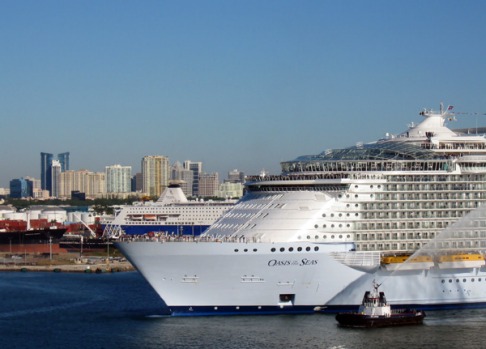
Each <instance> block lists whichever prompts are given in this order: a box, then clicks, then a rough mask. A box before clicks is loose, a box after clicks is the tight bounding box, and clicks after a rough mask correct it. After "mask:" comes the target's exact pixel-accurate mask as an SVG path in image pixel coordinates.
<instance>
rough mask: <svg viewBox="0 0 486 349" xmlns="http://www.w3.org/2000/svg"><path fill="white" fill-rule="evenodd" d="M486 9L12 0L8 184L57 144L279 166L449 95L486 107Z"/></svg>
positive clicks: (7, 41) (361, 137)
mask: <svg viewBox="0 0 486 349" xmlns="http://www.w3.org/2000/svg"><path fill="white" fill-rule="evenodd" d="M485 19H486V2H485V1H479V0H477V1H473V0H469V1H457V0H454V1H449V0H407V1H393V0H392V1H390V0H369V1H362V0H343V1H335V0H333V1H326V0H319V1H313V0H306V1H300V0H299V1H297V0H295V1H288V0H273V1H272V0H256V1H254V0H239V1H236V0H234V1H232V0H221V1H217V0H214V1H212V0H206V1H201V0H194V1H191V0H177V1H176V0H174V1H164V0H159V1H138V0H137V1H128V0H126V1H120V0H103V1H98V0H96V1H95V0H70V1H65V0H58V1H52V0H43V1H38V0H22V1H18V0H1V1H0V52H1V54H0V125H1V126H0V130H1V131H0V146H1V151H0V187H5V188H7V187H8V186H9V181H10V180H11V179H13V178H20V177H26V176H31V177H35V178H40V153H41V152H47V153H53V154H59V153H63V152H70V154H71V155H70V168H71V170H80V169H88V170H91V171H94V172H101V171H104V170H105V166H109V165H114V164H121V165H124V166H132V168H133V170H132V171H133V174H135V172H139V171H140V163H141V159H142V157H143V156H145V155H165V156H168V157H169V159H170V162H171V163H174V162H175V161H180V162H183V161H184V160H192V161H202V162H203V164H204V165H203V170H204V172H208V173H210V172H219V174H220V178H226V175H227V172H228V171H230V170H232V169H238V170H240V171H244V172H245V173H246V174H258V173H260V171H262V170H266V171H267V172H270V173H273V174H278V173H279V172H280V162H282V161H286V160H292V159H294V158H296V157H298V156H300V155H308V154H318V153H320V152H322V151H324V150H325V149H329V148H339V147H347V146H352V145H354V144H356V143H357V142H364V143H366V142H371V141H374V140H376V139H378V138H380V137H382V136H384V134H385V133H387V132H389V133H394V134H396V133H400V132H402V131H405V130H406V129H407V125H408V124H410V123H411V122H419V121H420V116H419V115H418V113H419V112H420V110H422V109H423V108H433V109H438V108H439V104H440V102H444V104H445V105H449V104H450V105H454V107H455V109H454V110H456V111H457V112H462V113H471V114H474V113H485V112H486V99H485V93H486V69H485V68H486V67H485V65H486V44H485V38H486V25H485ZM482 118H486V116H482ZM478 124H479V125H481V126H486V120H483V119H481V116H479V117H478V116H477V115H476V116H474V115H470V114H462V115H461V116H460V117H459V115H458V121H457V122H455V123H454V124H452V125H450V126H451V127H452V128H460V127H467V126H469V127H474V126H477V125H478Z"/></svg>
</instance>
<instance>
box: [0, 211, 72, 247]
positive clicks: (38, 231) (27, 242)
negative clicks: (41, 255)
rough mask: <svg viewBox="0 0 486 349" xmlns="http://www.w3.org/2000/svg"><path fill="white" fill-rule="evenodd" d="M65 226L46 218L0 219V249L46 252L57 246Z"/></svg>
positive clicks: (65, 228)
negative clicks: (26, 219)
mask: <svg viewBox="0 0 486 349" xmlns="http://www.w3.org/2000/svg"><path fill="white" fill-rule="evenodd" d="M66 230H67V227H66V226H64V225H63V224H60V223H53V222H48V220H47V219H31V220H28V221H25V220H0V251H10V252H16V251H17V252H18V251H22V252H25V251H29V252H48V251H52V248H54V249H57V248H59V240H60V239H61V238H62V237H63V235H64V233H65V232H66Z"/></svg>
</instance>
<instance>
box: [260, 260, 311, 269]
mask: <svg viewBox="0 0 486 349" xmlns="http://www.w3.org/2000/svg"><path fill="white" fill-rule="evenodd" d="M316 264H317V259H307V258H304V259H302V260H300V261H297V260H288V259H287V260H278V259H271V260H269V261H268V266H269V267H285V266H290V265H297V266H300V267H303V266H306V265H316Z"/></svg>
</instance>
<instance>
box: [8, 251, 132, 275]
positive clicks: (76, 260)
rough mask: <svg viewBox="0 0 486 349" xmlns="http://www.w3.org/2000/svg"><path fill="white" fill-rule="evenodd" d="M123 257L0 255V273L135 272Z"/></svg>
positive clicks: (66, 254) (66, 253)
mask: <svg viewBox="0 0 486 349" xmlns="http://www.w3.org/2000/svg"><path fill="white" fill-rule="evenodd" d="M135 270H136V269H135V268H134V267H133V266H132V265H131V264H130V262H128V261H127V260H126V259H125V258H123V257H113V256H110V257H108V256H106V255H105V256H99V255H96V254H91V255H83V256H80V255H79V253H70V252H65V253H56V254H53V255H49V256H46V255H45V254H44V255H43V254H23V255H20V254H11V253H0V272H65V273H98V274H100V273H115V272H127V271H135Z"/></svg>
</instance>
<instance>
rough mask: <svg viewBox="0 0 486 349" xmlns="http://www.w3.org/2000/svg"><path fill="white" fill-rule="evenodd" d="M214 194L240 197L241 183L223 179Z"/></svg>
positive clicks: (224, 196) (241, 193) (241, 194)
mask: <svg viewBox="0 0 486 349" xmlns="http://www.w3.org/2000/svg"><path fill="white" fill-rule="evenodd" d="M216 196H217V197H220V198H241V197H242V196H243V183H240V182H229V181H225V182H224V183H221V184H220V186H219V190H218V191H217V192H216Z"/></svg>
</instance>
